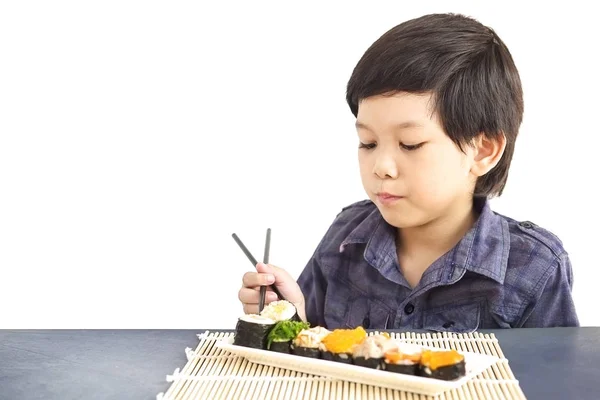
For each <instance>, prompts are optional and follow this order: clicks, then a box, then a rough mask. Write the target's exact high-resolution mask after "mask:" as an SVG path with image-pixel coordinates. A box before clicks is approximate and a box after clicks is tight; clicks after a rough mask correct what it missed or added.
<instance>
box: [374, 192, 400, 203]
mask: <svg viewBox="0 0 600 400" xmlns="http://www.w3.org/2000/svg"><path fill="white" fill-rule="evenodd" d="M403 198H404V196H398V195H395V194H391V193H386V192H381V193H377V200H378V201H379V202H380V203H381V204H384V205H390V204H392V203H395V202H396V201H398V200H401V199H403Z"/></svg>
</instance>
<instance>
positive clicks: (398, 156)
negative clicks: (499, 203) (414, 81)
mask: <svg viewBox="0 0 600 400" xmlns="http://www.w3.org/2000/svg"><path fill="white" fill-rule="evenodd" d="M430 100H431V95H416V94H408V93H400V94H396V95H393V96H392V95H389V96H373V97H370V98H367V99H364V100H363V101H362V102H361V103H360V105H359V111H358V116H357V120H356V126H357V132H358V137H359V141H360V143H359V146H360V147H359V150H358V154H359V156H358V159H359V164H360V173H361V179H362V183H363V187H364V188H365V191H366V192H367V194H368V196H369V198H370V199H371V200H372V201H373V202H374V203H375V204H376V205H377V207H378V208H379V210H380V211H381V213H382V215H383V217H384V218H385V220H386V221H387V222H388V223H390V224H391V225H393V226H396V227H398V228H408V227H416V226H421V225H424V224H426V223H428V222H431V221H433V220H435V219H438V218H440V217H443V216H445V215H450V213H452V212H453V211H455V210H459V209H460V207H465V206H468V205H470V204H469V202H470V201H471V199H472V193H473V190H474V187H475V182H476V176H474V175H473V174H471V172H470V170H471V166H472V165H473V160H474V152H473V150H472V148H471V147H470V146H463V147H464V149H465V153H466V154H465V153H463V152H462V151H461V150H460V149H459V148H458V147H457V146H456V145H455V144H454V142H452V141H451V140H450V138H449V137H448V136H447V135H446V133H445V132H444V130H443V129H442V127H441V125H440V123H439V121H438V120H437V117H436V116H435V115H432V112H431V108H430Z"/></svg>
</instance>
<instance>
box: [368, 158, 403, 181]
mask: <svg viewBox="0 0 600 400" xmlns="http://www.w3.org/2000/svg"><path fill="white" fill-rule="evenodd" d="M373 173H374V174H375V175H376V176H377V177H378V178H379V179H386V178H388V179H389V178H391V179H396V178H398V165H397V164H396V160H395V158H394V157H393V156H392V155H391V154H385V153H383V152H382V153H380V154H378V155H377V158H376V159H375V164H374V166H373Z"/></svg>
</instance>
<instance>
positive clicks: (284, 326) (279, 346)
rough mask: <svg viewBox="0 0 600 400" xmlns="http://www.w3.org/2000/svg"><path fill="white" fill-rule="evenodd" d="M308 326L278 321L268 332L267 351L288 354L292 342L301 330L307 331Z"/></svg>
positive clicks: (301, 323) (306, 324)
mask: <svg viewBox="0 0 600 400" xmlns="http://www.w3.org/2000/svg"><path fill="white" fill-rule="evenodd" d="M308 327H309V324H308V323H306V322H297V321H290V320H286V321H279V322H277V323H276V324H275V326H274V327H273V329H271V331H270V332H269V335H268V337H267V349H268V350H271V351H277V352H279V353H287V354H289V353H290V345H291V343H292V340H293V339H294V338H295V337H296V336H297V335H298V333H299V332H300V331H302V330H303V329H307V328H308Z"/></svg>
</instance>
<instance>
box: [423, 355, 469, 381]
mask: <svg viewBox="0 0 600 400" xmlns="http://www.w3.org/2000/svg"><path fill="white" fill-rule="evenodd" d="M419 373H420V375H421V376H426V377H429V378H436V379H442V380H445V381H451V380H454V379H458V378H460V377H463V376H465V374H466V369H465V357H464V356H463V355H462V354H460V353H459V352H457V351H456V350H448V351H431V350H425V351H424V352H423V355H422V356H421V365H420V368H419Z"/></svg>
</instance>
